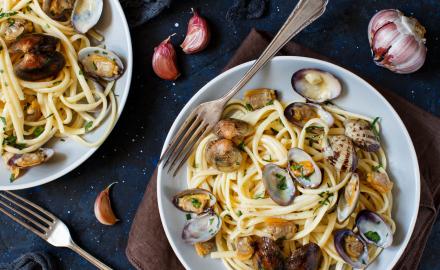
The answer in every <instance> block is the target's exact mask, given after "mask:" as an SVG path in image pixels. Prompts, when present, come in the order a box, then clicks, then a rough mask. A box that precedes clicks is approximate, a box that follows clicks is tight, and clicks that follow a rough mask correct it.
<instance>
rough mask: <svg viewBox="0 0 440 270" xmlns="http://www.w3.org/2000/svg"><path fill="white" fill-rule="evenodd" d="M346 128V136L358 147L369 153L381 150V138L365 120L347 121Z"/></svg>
mask: <svg viewBox="0 0 440 270" xmlns="http://www.w3.org/2000/svg"><path fill="white" fill-rule="evenodd" d="M344 126H345V135H346V136H347V137H349V138H350V139H352V140H353V143H354V144H355V145H356V146H357V147H359V148H361V149H362V150H365V151H367V152H377V151H378V150H379V148H380V143H379V138H378V136H376V134H375V133H374V131H373V128H372V126H371V124H370V123H369V122H368V121H366V120H363V119H356V120H347V121H345V122H344Z"/></svg>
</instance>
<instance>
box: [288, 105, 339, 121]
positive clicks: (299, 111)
mask: <svg viewBox="0 0 440 270" xmlns="http://www.w3.org/2000/svg"><path fill="white" fill-rule="evenodd" d="M284 116H285V117H286V118H287V120H289V122H291V123H292V124H294V125H296V126H298V127H303V126H304V125H305V124H306V123H307V121H309V120H310V119H313V118H320V119H322V120H323V121H324V122H325V123H326V124H327V126H329V127H330V126H332V125H333V122H334V118H333V116H332V115H331V114H330V113H329V112H327V111H326V110H324V109H323V108H322V107H321V106H319V105H317V104H312V103H303V102H294V103H292V104H290V105H288V106H287V107H286V108H285V109H284Z"/></svg>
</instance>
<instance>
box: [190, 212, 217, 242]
mask: <svg viewBox="0 0 440 270" xmlns="http://www.w3.org/2000/svg"><path fill="white" fill-rule="evenodd" d="M221 226H222V220H221V218H220V216H218V215H217V214H216V213H215V212H214V211H208V212H206V213H203V214H200V215H197V216H196V217H194V218H193V219H190V220H187V221H186V223H185V226H184V227H183V231H182V239H183V240H184V241H185V242H187V243H188V244H195V243H200V242H207V241H209V240H211V239H212V238H213V237H214V236H215V235H216V234H217V233H218V232H219V231H220V228H221Z"/></svg>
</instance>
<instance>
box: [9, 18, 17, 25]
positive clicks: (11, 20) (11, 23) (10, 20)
mask: <svg viewBox="0 0 440 270" xmlns="http://www.w3.org/2000/svg"><path fill="white" fill-rule="evenodd" d="M8 24H9V26H13V25H14V24H15V20H14V19H12V18H8Z"/></svg>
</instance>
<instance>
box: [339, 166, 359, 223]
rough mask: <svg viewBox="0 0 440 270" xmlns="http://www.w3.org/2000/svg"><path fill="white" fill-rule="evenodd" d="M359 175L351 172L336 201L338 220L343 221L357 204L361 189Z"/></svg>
mask: <svg viewBox="0 0 440 270" xmlns="http://www.w3.org/2000/svg"><path fill="white" fill-rule="evenodd" d="M359 182H360V181H359V175H358V174H357V173H353V174H352V175H351V178H350V180H349V181H348V183H347V185H346V186H345V189H344V192H343V193H342V194H341V196H340V198H339V202H338V208H337V214H338V222H339V223H342V222H344V221H345V220H346V219H347V218H348V217H349V216H350V215H351V213H353V211H354V209H355V208H356V206H357V203H358V200H359V197H360V194H361V191H360V187H359Z"/></svg>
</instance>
